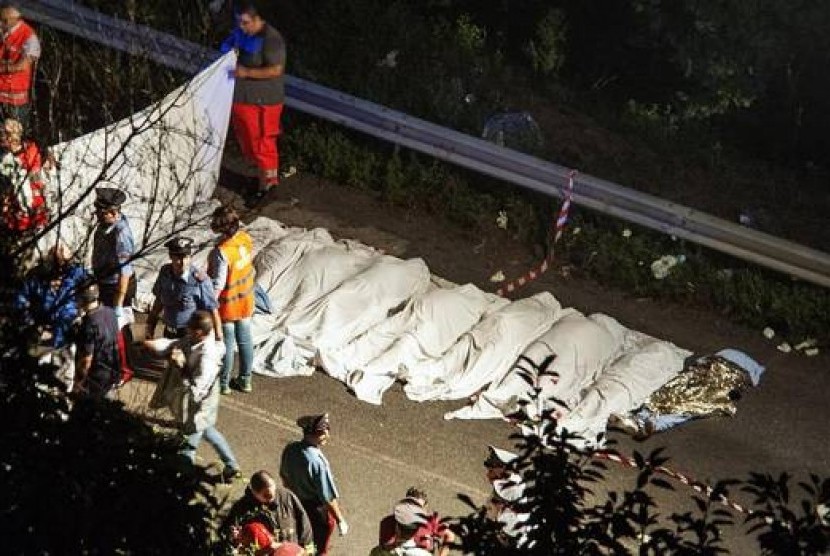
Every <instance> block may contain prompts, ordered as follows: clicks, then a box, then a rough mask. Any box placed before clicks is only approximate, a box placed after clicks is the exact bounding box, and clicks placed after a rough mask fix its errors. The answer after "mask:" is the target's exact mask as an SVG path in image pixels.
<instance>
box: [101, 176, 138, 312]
mask: <svg viewBox="0 0 830 556" xmlns="http://www.w3.org/2000/svg"><path fill="white" fill-rule="evenodd" d="M95 195H96V198H95V208H96V209H109V208H114V209H120V207H121V205H122V204H123V203H124V201H126V200H127V196H126V195H125V194H124V192H123V191H121V190H119V189H113V188H108V187H99V188H97V189H96V190H95ZM134 253H135V240H134V239H133V232H132V230H131V229H130V224H129V222H127V218H126V217H125V216H124V215H123V214H119V216H118V220H116V221H115V223H113V224H111V225H106V224H103V223H101V224H98V226H97V227H96V228H95V234H94V235H93V240H92V270H93V272H94V274H95V281H96V282H97V283H98V287H99V288H100V291H101V298H100V301H101V303H102V304H103V305H106V306H108V307H114V306H115V294H116V292H117V291H118V280H119V276H120V275H122V274H125V275H129V276H130V283H129V286H128V287H127V293H126V295H125V296H124V302H123V306H124V307H129V306H130V305H132V302H133V298H134V297H135V290H136V281H135V272H134V270H133V266H132V264H130V260H131V259H132V257H133V254H134Z"/></svg>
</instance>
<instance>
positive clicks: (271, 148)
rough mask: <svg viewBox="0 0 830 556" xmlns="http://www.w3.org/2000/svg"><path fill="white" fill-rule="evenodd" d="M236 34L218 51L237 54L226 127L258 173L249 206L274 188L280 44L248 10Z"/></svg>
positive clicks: (281, 84)
mask: <svg viewBox="0 0 830 556" xmlns="http://www.w3.org/2000/svg"><path fill="white" fill-rule="evenodd" d="M237 21H238V23H239V28H238V29H235V30H234V32H233V33H232V34H231V35H230V37H228V38H227V39H226V40H225V41H224V42H223V43H222V46H221V51H222V52H228V51H230V50H236V52H237V56H238V60H237V65H236V70H235V72H234V76H235V77H236V87H235V88H234V94H233V105H232V107H231V123H232V125H233V130H234V133H235V135H236V139H237V141H238V142H239V146H240V148H241V149H242V154H243V155H244V156H245V158H247V159H248V161H250V162H252V163H254V164H255V165H256V167H257V169H258V170H259V185H258V187H257V190H256V191H255V192H254V200H256V201H259V200H261V199H262V198H263V197H264V196H265V195H266V194H267V193H268V190H269V189H271V188H272V187H276V186H277V185H279V181H280V177H279V151H278V148H277V137H278V136H279V134H280V118H281V117H282V108H283V103H284V101H285V40H284V39H283V37H282V35H281V34H280V33H279V32H278V31H277V30H276V29H274V28H273V27H271V26H270V25H269V24H268V23H267V22H266V21H265V20H264V19H263V18H262V15H261V14H260V13H259V11H258V10H257V8H256V7H254V6H253V5H252V4H245V5H243V6H242V7H241V8H240V9H239V11H238V12H237Z"/></svg>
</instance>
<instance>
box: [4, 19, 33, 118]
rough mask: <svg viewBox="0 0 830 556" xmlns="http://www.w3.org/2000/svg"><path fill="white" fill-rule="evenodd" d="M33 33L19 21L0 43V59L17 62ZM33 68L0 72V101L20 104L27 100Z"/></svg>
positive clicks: (12, 62) (25, 102)
mask: <svg viewBox="0 0 830 556" xmlns="http://www.w3.org/2000/svg"><path fill="white" fill-rule="evenodd" d="M34 34H35V30H34V29H32V28H31V27H29V25H27V24H26V22H24V21H20V22H19V23H18V24H17V25H15V27H14V28H13V29H12V30H11V32H10V33H9V34H8V35H6V36H5V37H3V41H2V43H0V61H2V62H6V63H10V64H17V63H18V62H20V60H21V59H22V58H23V55H24V50H23V49H24V46H25V44H26V42H27V41H28V40H29V39H31V38H32V37H33V36H34ZM33 73H34V72H33V68H32V67H29V68H28V69H25V70H22V71H16V72H14V73H0V103H3V104H11V105H14V106H22V105H24V104H27V103H28V102H29V89H30V88H31V86H32V74H33Z"/></svg>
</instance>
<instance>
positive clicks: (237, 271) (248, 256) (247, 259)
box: [217, 230, 254, 322]
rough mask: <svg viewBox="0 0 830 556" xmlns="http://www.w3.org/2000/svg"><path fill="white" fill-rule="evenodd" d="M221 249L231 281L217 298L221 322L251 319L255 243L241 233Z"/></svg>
mask: <svg viewBox="0 0 830 556" xmlns="http://www.w3.org/2000/svg"><path fill="white" fill-rule="evenodd" d="M218 247H219V251H221V252H222V256H223V257H224V258H225V260H226V261H227V263H228V278H227V280H226V281H225V286H224V287H223V288H222V290H221V291H220V292H219V295H218V296H217V297H218V298H219V316H220V317H221V319H222V322H231V321H237V320H241V319H245V318H248V317H250V316H251V315H253V314H254V264H253V261H254V242H253V240H252V239H251V236H250V235H248V233H247V232H244V231H242V230H239V231H238V232H236V233H235V234H234V235H233V236H231V237H230V238H228V239H226V240H224V241H222V242H221V243H220V244H219V245H218Z"/></svg>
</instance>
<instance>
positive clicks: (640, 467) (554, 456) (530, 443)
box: [455, 357, 830, 556]
mask: <svg viewBox="0 0 830 556" xmlns="http://www.w3.org/2000/svg"><path fill="white" fill-rule="evenodd" d="M552 361H553V357H551V358H549V359H548V360H547V361H545V362H543V363H542V364H541V365H539V366H535V365H532V364H531V363H530V362H528V361H526V362H525V364H526V367H525V370H524V371H522V372H524V376H525V378H526V380H527V381H528V383H529V384H530V385H532V384H536V382H535V381H536V380H538V378H539V377H541V376H543V375H545V374H549V375H550V374H555V373H552V372H550V371H549V370H548V368H549V366H550V363H551V362H552ZM538 395H539V394H538V390H537V391H536V395H535V396H533V395H532V396H531V399H530V401H529V402H528V403H529V404H532V405H533V406H535V405H536V403H537V398H538ZM552 414H553V411H550V412H548V413H546V414H543V416H542V417H541V418H540V419H539V420H529V419H527V415H526V414H523V412H520V413H519V414H517V415H515V416H514V417H515V418H516V419H517V420H519V422H520V423H522V424H524V425H525V431H526V432H525V435H520V434H514V435H512V437H511V438H512V439H514V441H515V445H516V448H517V452H518V458H517V460H516V462H515V464H514V467H515V469H514V471H516V472H518V473H519V474H520V475H521V478H522V484H523V485H524V486H525V487H524V492H523V496H522V498H521V499H520V500H519V501H518V502H517V503H515V504H514V511H516V512H517V513H520V514H528V519H527V521H526V525H525V527H524V528H523V533H522V535H520V537H522V536H523V537H524V539H523V544H522V543H521V542H519V543H517V542H516V541H515V540H510V538H509V537H508V536H506V535H505V534H504V532H503V531H502V529H501V526H500V524H498V523H497V522H496V521H493V520H491V519H489V518H488V517H487V513H486V511H485V508H475V505H474V504H472V503H471V501H470V500H469V498H468V497H466V496H463V495H462V496H461V498H462V499H463V500H465V501H467V502H468V503H469V504H471V505H472V506H473V508H474V511H473V512H472V513H471V514H469V515H467V516H465V517H463V518H460V519H458V520H457V522H456V524H455V525H456V527H457V528H458V529H459V531H460V533H461V535H460V538H461V548H462V550H463V551H464V552H465V553H469V554H476V555H482V556H484V555H488V556H509V555H519V554H522V555H529V556H536V555H538V556H553V555H557V554H561V555H572V554H597V555H599V554H617V555H627V554H676V555H688V556H692V555H715V554H725V553H728V551H727V549H726V548H725V546H724V544H725V542H724V537H725V535H724V533H725V532H727V531H729V530H731V529H733V528H736V527H739V523H738V520H736V518H735V515H734V514H733V513H732V512H731V511H729V510H727V509H726V508H725V507H724V506H722V505H721V500H722V498H723V497H728V495H729V492H730V491H732V492H734V491H736V490H739V489H740V490H742V491H744V492H746V493H749V494H750V495H752V497H753V505H752V507H751V508H750V510H751V512H752V513H751V514H749V515H748V516H746V518H745V521H746V522H747V523H748V524H750V526H751V528H750V530H751V532H752V533H753V534H754V535H756V536H755V537H754V538H755V539H756V540H757V543H758V548H759V550H758V551H757V552H756V553H757V554H768V555H781V556H785V555H787V556H789V555H791V554H800V555H805V556H807V555H816V556H817V555H819V554H825V553H826V551H827V550H828V549H830V526H828V522H827V519H828V516H827V513H826V512H827V507H826V505H827V504H828V502H830V478H821V477H818V476H815V475H813V476H811V477H810V478H809V481H804V482H800V483H798V485H797V489H791V486H790V484H791V481H792V477H790V476H789V475H786V474H784V475H782V476H780V477H777V478H776V477H770V476H768V475H763V474H753V475H752V476H750V478H749V479H748V480H747V481H737V480H731V479H729V480H722V481H719V482H718V483H717V484H716V485H714V487H713V489H712V491H711V492H710V493H709V495H699V494H696V493H694V491H693V490H691V489H689V490H688V493H689V496H690V502H691V504H690V507H693V508H694V510H693V511H684V512H682V513H671V514H668V515H666V513H665V512H661V511H660V508H659V505H658V503H657V501H656V499H655V497H654V493H655V492H657V491H660V490H675V488H674V483H672V482H669V481H668V480H667V479H666V477H665V475H662V474H661V473H660V471H659V468H660V467H661V466H665V465H666V464H667V463H668V462H669V458H668V457H666V456H664V455H663V451H662V449H658V450H655V451H653V452H651V453H650V454H648V455H644V454H640V453H638V452H634V454H633V459H634V462H635V463H636V468H637V472H636V477H635V478H634V482H633V485H632V486H631V487H630V488H628V489H627V490H624V491H617V490H611V491H608V492H607V493H604V494H600V493H599V492H598V490H599V489H598V487H599V486H600V485H603V483H604V482H605V477H606V473H607V471H608V469H607V464H605V463H603V462H602V461H599V460H598V459H595V458H593V457H592V455H591V453H590V452H589V451H585V450H582V449H577V448H575V447H574V441H578V440H580V439H578V438H576V437H573V436H571V435H570V434H569V433H568V432H567V431H558V430H557V429H556V420H555V419H554V417H553V415H552ZM603 486H605V485H603ZM680 488H685V487H683V486H682V485H681V486H680ZM681 492H682V491H681ZM738 532H739V534H740V533H741V530H738ZM517 544H519V546H517Z"/></svg>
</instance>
